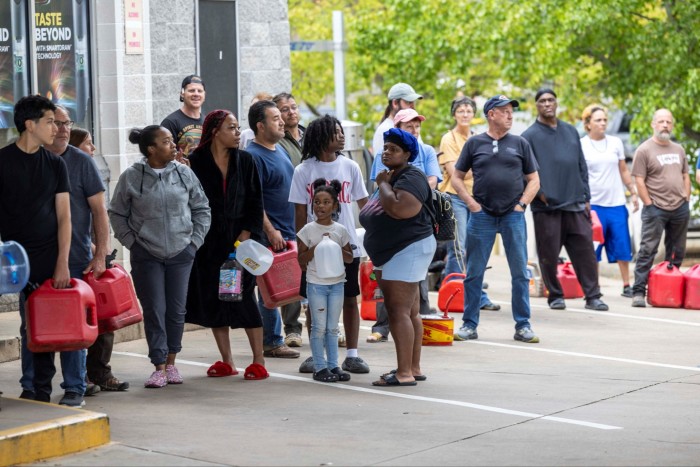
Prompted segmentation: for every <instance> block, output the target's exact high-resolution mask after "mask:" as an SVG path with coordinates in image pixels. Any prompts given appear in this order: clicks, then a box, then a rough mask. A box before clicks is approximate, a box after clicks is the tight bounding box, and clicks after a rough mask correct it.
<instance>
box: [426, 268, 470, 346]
mask: <svg viewBox="0 0 700 467" xmlns="http://www.w3.org/2000/svg"><path fill="white" fill-rule="evenodd" d="M465 277H467V276H466V275H464V274H460V273H458V272H453V273H452V274H448V275H447V277H445V279H443V281H442V284H441V285H440V290H439V291H438V308H439V309H440V310H441V311H445V312H448V311H449V312H453V313H464V278H465ZM424 325H425V323H424ZM423 345H425V342H424V343H423Z"/></svg>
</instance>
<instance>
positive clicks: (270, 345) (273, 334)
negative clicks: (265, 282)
mask: <svg viewBox="0 0 700 467" xmlns="http://www.w3.org/2000/svg"><path fill="white" fill-rule="evenodd" d="M258 310H259V311H260V316H261V317H262V322H263V348H264V349H265V350H270V349H274V348H276V347H279V346H280V345H283V344H284V337H283V336H282V317H281V316H280V312H279V310H278V309H277V308H267V307H265V304H264V303H263V299H262V295H260V291H259V290H258Z"/></svg>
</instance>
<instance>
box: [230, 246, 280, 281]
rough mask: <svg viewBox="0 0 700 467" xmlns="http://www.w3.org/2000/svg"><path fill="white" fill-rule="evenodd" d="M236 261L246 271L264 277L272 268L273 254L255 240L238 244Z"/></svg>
mask: <svg viewBox="0 0 700 467" xmlns="http://www.w3.org/2000/svg"><path fill="white" fill-rule="evenodd" d="M235 247H236V259H237V260H238V262H239V263H240V265H241V266H243V267H244V268H245V270H246V271H248V272H249V273H251V274H252V275H254V276H262V275H263V274H265V273H266V272H267V271H268V270H269V269H270V266H272V260H273V256H272V252H271V251H270V250H269V249H267V248H266V247H265V246H263V245H262V244H260V243H258V242H256V241H255V240H251V239H248V240H244V241H242V242H238V241H237V242H236V243H235Z"/></svg>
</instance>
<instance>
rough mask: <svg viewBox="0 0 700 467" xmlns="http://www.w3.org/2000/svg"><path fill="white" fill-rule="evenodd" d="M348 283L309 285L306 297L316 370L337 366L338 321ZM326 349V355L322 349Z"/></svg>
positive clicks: (312, 353) (330, 368)
mask: <svg viewBox="0 0 700 467" xmlns="http://www.w3.org/2000/svg"><path fill="white" fill-rule="evenodd" d="M344 295H345V284H344V283H343V282H339V283H337V284H333V285H320V284H307V285H306V296H307V298H308V300H309V312H310V313H311V339H310V341H311V355H312V356H313V358H314V371H321V370H323V369H324V368H328V369H329V370H332V369H334V368H336V367H337V366H338V321H339V320H340V312H341V311H343V301H344V300H345V297H344ZM324 348H325V350H326V351H325V356H324V352H323V349H324Z"/></svg>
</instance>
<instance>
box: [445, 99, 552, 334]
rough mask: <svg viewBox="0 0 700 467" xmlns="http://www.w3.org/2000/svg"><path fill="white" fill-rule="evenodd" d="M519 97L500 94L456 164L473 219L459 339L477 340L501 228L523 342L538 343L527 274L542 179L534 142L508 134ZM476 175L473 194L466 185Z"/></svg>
mask: <svg viewBox="0 0 700 467" xmlns="http://www.w3.org/2000/svg"><path fill="white" fill-rule="evenodd" d="M514 107H518V101H516V100H515V99H509V98H508V97H506V96H503V95H500V96H494V97H492V98H491V99H489V100H488V101H486V104H485V105H484V115H485V116H486V119H487V120H488V126H489V128H488V131H486V133H482V134H479V135H476V136H472V137H471V138H469V139H468V140H467V143H466V144H465V145H464V147H463V148H462V154H461V155H460V156H459V159H458V160H457V163H456V164H455V171H454V175H453V177H452V186H453V187H454V189H455V191H457V195H458V196H459V197H460V198H461V199H462V200H463V201H464V203H465V204H466V205H467V208H468V209H469V211H470V213H471V215H470V216H469V221H468V223H467V277H466V278H465V279H464V290H465V300H464V315H463V317H462V321H463V322H464V323H463V325H462V327H461V328H460V329H459V330H458V331H457V332H456V333H455V336H454V337H455V340H459V341H464V340H469V339H477V338H478V337H479V336H478V334H477V332H476V328H477V326H478V325H479V304H480V299H481V289H482V285H483V282H484V272H485V271H486V264H487V263H488V260H489V256H490V255H491V250H492V248H493V244H494V241H495V240H496V234H497V233H500V234H501V238H502V239H503V246H504V247H505V250H506V258H507V259H508V266H509V267H510V275H511V284H512V292H511V306H512V312H513V319H515V335H514V339H515V340H517V341H522V342H528V343H533V344H534V343H537V342H539V341H540V339H539V337H537V336H536V335H535V333H534V332H532V328H531V327H530V292H529V289H528V285H529V279H528V277H527V228H526V225H525V208H526V207H527V205H528V204H529V203H530V202H531V201H532V199H533V198H534V197H535V195H536V194H537V191H538V190H539V187H540V179H539V176H538V174H537V170H538V167H537V162H536V161H535V157H534V155H533V154H532V150H531V149H530V145H529V144H528V143H527V141H525V139H523V138H521V137H520V136H515V135H511V134H509V133H508V131H510V128H511V127H512V126H513V108H514ZM469 170H471V171H472V174H473V176H474V188H473V195H470V194H469V192H468V191H467V188H466V186H465V184H464V177H465V176H466V174H467V172H469Z"/></svg>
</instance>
